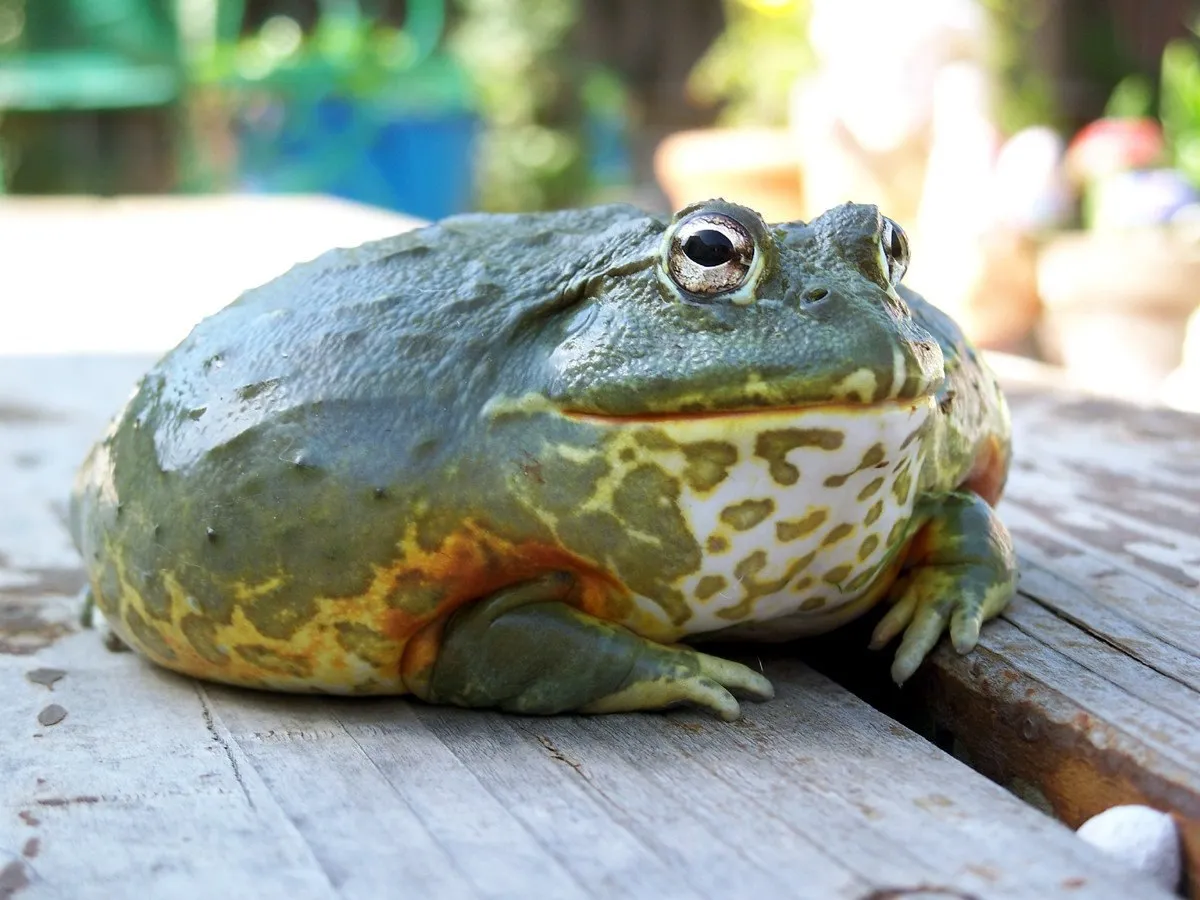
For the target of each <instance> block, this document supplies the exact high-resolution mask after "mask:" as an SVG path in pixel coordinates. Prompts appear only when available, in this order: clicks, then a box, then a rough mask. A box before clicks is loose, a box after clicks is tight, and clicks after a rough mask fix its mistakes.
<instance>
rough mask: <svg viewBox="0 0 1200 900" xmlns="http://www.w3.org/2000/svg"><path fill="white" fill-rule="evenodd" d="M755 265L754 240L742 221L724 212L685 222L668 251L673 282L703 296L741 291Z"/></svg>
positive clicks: (692, 218) (680, 224) (674, 236)
mask: <svg viewBox="0 0 1200 900" xmlns="http://www.w3.org/2000/svg"><path fill="white" fill-rule="evenodd" d="M753 264H754V239H753V238H751V237H750V232H749V231H747V230H746V227H745V226H744V225H742V223H741V222H739V221H738V220H737V219H735V218H733V217H732V216H728V215H725V214H724V213H714V212H706V213H697V214H696V215H694V216H691V217H690V218H687V219H684V220H683V221H682V222H680V223H679V225H678V226H677V227H676V228H675V233H674V234H673V235H672V236H671V243H670V247H669V249H668V251H667V271H669V272H670V273H671V278H672V280H673V281H674V282H675V284H676V285H678V286H679V287H680V288H681V289H682V290H684V291H687V292H688V293H689V294H695V295H697V296H700V297H714V296H716V295H717V294H724V293H727V292H728V291H733V290H737V289H738V288H739V287H741V286H742V284H743V283H744V282H745V281H746V276H747V275H748V274H749V272H750V268H751V266H752V265H753Z"/></svg>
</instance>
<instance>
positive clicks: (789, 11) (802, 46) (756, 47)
mask: <svg viewBox="0 0 1200 900" xmlns="http://www.w3.org/2000/svg"><path fill="white" fill-rule="evenodd" d="M809 12H810V10H809V4H808V2H807V0H726V2H725V18H726V25H725V30H724V31H723V32H722V33H721V35H720V36H719V37H718V38H717V39H716V41H714V42H713V44H712V46H711V47H710V48H709V49H708V52H707V53H705V54H704V56H703V57H702V58H701V59H700V61H699V62H698V63H697V64H696V66H695V68H693V69H692V73H691V76H690V77H689V79H688V89H689V91H690V92H691V94H692V96H693V97H695V98H696V99H697V100H698V101H700V102H701V103H705V104H718V103H719V104H721V107H722V108H721V113H720V120H721V122H722V123H723V124H727V125H768V126H780V125H785V124H787V119H788V104H789V98H790V96H791V91H792V87H793V85H795V83H796V81H797V79H799V78H800V77H801V76H802V75H804V74H805V73H806V72H809V71H810V70H811V69H812V67H813V63H814V58H813V52H812V47H811V45H810V44H809V40H808V20H809Z"/></svg>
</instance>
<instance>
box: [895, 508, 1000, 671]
mask: <svg viewBox="0 0 1200 900" xmlns="http://www.w3.org/2000/svg"><path fill="white" fill-rule="evenodd" d="M932 502H933V503H934V504H935V505H934V508H933V511H932V514H931V515H930V517H929V519H928V521H927V522H926V523H925V524H924V525H923V526H922V528H921V530H920V531H919V532H917V535H916V537H915V538H914V540H913V544H912V547H911V548H910V550H909V555H908V558H907V560H906V567H905V571H904V574H903V575H902V576H901V577H900V579H899V580H897V582H896V584H895V586H894V587H893V588H892V592H891V595H890V598H891V603H892V608H891V609H889V610H888V611H887V613H886V614H885V615H884V617H883V618H882V619H881V620H880V621H879V624H878V625H877V626H876V627H875V633H874V634H873V635H872V637H871V648H872V649H875V650H877V649H879V648H881V647H883V646H884V645H885V644H887V643H888V642H889V641H891V640H892V638H894V637H895V636H896V635H897V634H899V633H900V632H901V631H903V632H904V637H903V639H902V640H901V641H900V648H899V650H897V651H896V658H895V660H894V661H893V663H892V678H893V680H895V682H896V683H897V684H903V683H904V682H905V681H907V680H908V678H909V676H911V675H912V674H913V672H915V671H916V670H917V667H918V666H919V665H920V664H921V662H922V661H923V660H924V659H925V656H926V654H928V653H929V651H930V650H932V649H933V647H934V645H935V644H936V643H937V642H938V639H939V638H940V637H941V636H942V632H943V631H945V629H946V625H947V623H949V626H950V640H951V641H952V642H953V644H954V649H955V650H957V651H958V652H959V653H967V652H969V651H970V650H972V649H974V647H975V644H976V643H977V642H978V641H979V629H980V628H981V627H982V625H983V623H984V622H986V621H987V620H988V619H990V618H992V617H993V616H995V615H997V614H998V613H999V612H1000V611H1001V610H1003V609H1004V607H1005V606H1007V605H1008V602H1009V601H1010V600H1011V599H1012V596H1013V594H1014V593H1015V592H1016V586H1017V561H1016V555H1015V553H1014V552H1013V546H1012V538H1010V537H1009V535H1008V530H1007V529H1006V528H1005V527H1004V525H1003V523H1001V522H1000V520H999V519H998V518H997V517H996V514H995V513H994V512H993V511H992V508H991V507H990V506H988V504H987V503H986V502H985V501H984V500H983V499H981V498H980V497H978V496H977V495H975V494H971V493H953V494H947V495H944V496H941V497H938V498H936V499H935V500H934V501H932Z"/></svg>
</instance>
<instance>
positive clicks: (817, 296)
mask: <svg viewBox="0 0 1200 900" xmlns="http://www.w3.org/2000/svg"><path fill="white" fill-rule="evenodd" d="M828 296H829V291H828V290H827V289H826V288H823V287H815V288H810V289H809V290H807V291H805V292H804V302H805V303H818V302H820V301H821V300H824V299H825V298H826V297H828Z"/></svg>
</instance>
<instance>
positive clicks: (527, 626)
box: [72, 201, 1016, 719]
mask: <svg viewBox="0 0 1200 900" xmlns="http://www.w3.org/2000/svg"><path fill="white" fill-rule="evenodd" d="M907 262H908V247H907V239H906V238H905V236H904V233H903V231H902V230H901V229H900V228H899V227H898V226H897V225H896V224H895V223H894V222H892V221H891V220H889V219H888V218H886V217H885V216H883V215H881V214H880V212H879V211H878V210H877V209H876V208H875V207H873V206H862V205H854V204H847V205H844V206H840V207H838V208H836V209H833V210H831V211H829V212H827V213H825V214H824V215H822V216H821V217H819V218H817V219H816V220H815V221H813V222H811V223H809V224H804V223H801V222H794V223H790V224H782V225H775V226H768V225H767V224H765V223H764V222H763V221H762V219H761V218H760V217H759V216H758V215H757V214H755V213H754V212H752V211H751V210H748V209H745V208H743V207H740V206H736V205H734V204H731V203H726V202H722V201H712V202H707V203H702V204H698V205H695V206H692V207H689V208H688V209H685V210H683V211H682V212H680V213H679V214H677V215H676V216H675V217H674V218H673V219H672V220H671V221H662V220H661V219H659V218H655V217H652V216H649V215H646V214H644V213H642V212H640V211H638V210H636V209H633V208H631V207H627V206H606V207H599V208H594V209H589V210H576V211H569V212H558V213H547V214H537V215H516V216H511V215H510V216H500V215H466V216H460V217H455V218H450V219H447V220H445V221H442V222H440V223H438V224H435V225H432V226H430V227H427V228H423V229H420V230H417V231H412V232H409V233H406V234H402V235H400V236H398V237H394V238H390V239H387V240H383V241H379V242H376V243H372V244H368V245H366V246H364V247H360V248H358V249H354V250H338V251H332V252H330V253H328V254H326V255H324V256H322V257H320V258H319V259H317V260H315V261H313V262H310V263H307V264H304V265H300V266H297V267H296V268H294V269H292V270H291V271H290V272H288V273H287V274H285V275H283V276H282V277H280V278H278V279H277V280H275V281H273V282H270V283H269V284H267V285H265V286H263V287H260V288H257V289H255V290H252V291H250V292H248V293H246V294H245V295H244V296H242V297H241V298H240V299H239V300H237V301H236V302H235V303H233V304H232V305H230V306H228V307H227V308H225V309H224V310H223V311H221V312H220V313H218V314H216V315H214V316H212V317H211V318H209V319H206V320H205V321H203V322H201V323H200V324H199V325H198V326H197V327H196V328H195V330H194V331H193V332H192V333H191V335H190V336H189V337H188V338H187V339H186V340H185V341H184V342H183V343H182V344H180V345H179V346H178V347H177V348H176V349H175V350H173V351H172V352H171V353H169V354H168V355H167V356H166V357H165V358H164V359H163V360H162V361H161V362H159V363H158V364H157V365H156V366H155V367H154V368H153V369H152V370H151V371H150V372H149V373H148V374H147V375H146V376H145V378H144V379H143V380H142V381H141V382H140V384H139V385H138V387H137V389H136V391H135V393H134V395H133V396H132V398H131V399H130V401H129V402H128V404H127V405H126V407H125V408H124V410H123V411H122V412H121V413H120V414H119V415H118V416H117V418H116V419H115V420H114V422H113V424H112V426H111V427H110V429H109V431H108V433H107V434H106V435H105V436H104V438H103V440H102V441H101V442H100V443H99V444H97V446H96V447H95V448H94V450H93V451H92V453H91V455H90V456H89V457H88V459H87V461H86V462H85V464H84V466H83V468H82V470H81V472H80V475H79V480H78V484H77V486H76V491H75V494H74V498H73V500H74V502H73V504H72V526H73V530H74V535H75V539H76V542H77V544H78V546H79V549H80V551H81V553H82V555H83V557H84V559H85V560H86V564H87V569H88V574H89V579H90V584H91V589H92V595H93V597H94V599H95V601H96V603H97V604H98V605H99V608H100V609H101V610H102V611H103V613H104V614H105V616H106V617H107V619H108V621H109V623H110V625H111V628H112V629H113V630H114V631H115V633H116V635H117V636H118V637H119V638H121V639H122V640H124V641H125V642H126V643H128V644H129V645H131V646H132V647H134V648H135V649H137V650H138V651H140V652H141V653H143V654H145V655H146V656H147V657H149V658H150V659H152V660H153V661H155V662H157V663H159V664H161V665H163V666H166V667H168V668H171V669H175V670H177V671H180V672H184V673H187V674H190V675H193V676H196V677H199V678H205V679H211V680H215V681H221V682H227V683H231V684H239V685H250V686H256V687H262V688H268V689H275V690H283V691H325V692H332V693H370V694H381V693H411V694H414V695H416V696H417V697H419V698H422V699H424V700H427V701H430V702H434V703H451V704H459V705H464V706H480V707H495V708H500V709H504V710H512V711H519V712H525V713H556V712H562V711H581V712H608V711H617V710H639V709H654V708H662V707H666V706H671V705H674V704H678V703H691V704H695V705H699V706H703V707H708V708H709V709H711V710H713V711H714V712H715V713H717V714H718V715H720V716H722V717H724V718H727V719H730V718H734V717H736V716H738V715H739V707H738V702H737V700H736V699H735V698H736V697H744V698H751V699H755V700H763V699H767V698H769V697H770V696H772V693H773V691H772V687H771V684H770V683H769V682H768V681H767V680H766V679H765V678H764V677H763V676H762V675H761V674H759V673H758V672H755V671H752V670H751V669H749V668H747V667H745V666H742V665H740V664H737V663H734V662H730V661H727V660H724V659H721V658H718V657H715V656H711V655H708V654H705V653H702V652H699V651H698V650H696V649H694V644H695V642H696V641H699V640H702V639H712V638H718V637H719V638H739V639H740V638H747V639H756V640H763V639H766V640H783V639H788V638H792V637H795V636H798V635H807V634H816V633H821V632H825V631H827V630H829V629H832V628H834V627H836V626H838V625H840V624H842V623H844V622H846V621H848V620H850V619H852V618H854V617H856V616H858V615H860V614H861V613H863V612H864V611H866V610H867V609H869V608H870V607H872V606H874V605H875V604H876V603H877V602H880V601H884V602H886V603H889V604H890V609H888V611H887V612H886V614H885V615H884V616H883V617H882V619H881V620H880V622H879V624H878V627H877V628H876V631H875V634H874V638H873V643H874V645H876V646H882V645H884V644H886V643H888V642H889V641H891V640H892V639H893V638H894V637H896V636H897V635H899V634H900V633H901V632H903V639H902V641H901V643H900V646H899V650H898V652H897V654H896V656H895V662H894V666H893V677H894V678H895V679H896V680H897V681H898V682H902V681H904V680H905V679H906V678H907V677H908V676H909V675H911V674H912V672H913V671H914V670H915V669H916V668H917V666H918V665H919V663H920V662H921V660H922V659H923V658H924V656H925V655H926V654H927V653H928V652H929V650H930V649H931V648H932V647H933V646H934V644H935V643H936V642H937V641H938V639H939V637H940V636H941V634H942V632H943V631H945V630H946V629H947V628H948V629H949V631H950V635H951V638H952V640H953V643H954V646H955V647H956V648H957V649H958V650H959V651H962V652H966V651H968V650H969V649H970V648H972V647H973V646H974V645H975V643H976V641H977V639H978V636H979V630H980V626H981V624H982V623H983V622H984V621H985V620H986V619H987V618H989V617H991V616H993V615H995V614H996V613H997V612H998V611H1000V610H1001V609H1002V608H1003V607H1004V605H1005V604H1006V603H1007V602H1008V600H1009V598H1010V597H1011V596H1012V594H1013V591H1014V587H1015V580H1016V565H1015V561H1014V556H1013V551H1012V546H1011V542H1010V539H1009V537H1008V534H1007V532H1006V531H1005V529H1004V527H1003V525H1002V524H1001V523H1000V522H999V520H998V519H997V518H996V516H995V515H994V514H993V511H992V506H993V505H994V504H995V502H996V501H997V500H998V498H999V496H1000V492H1001V489H1002V487H1003V484H1004V481H1005V477H1006V473H1007V469H1008V460H1009V447H1010V442H1009V421H1008V414H1007V410H1006V407H1005V404H1004V400H1003V398H1002V396H1001V393H1000V391H999V389H998V387H997V385H996V382H995V379H994V378H993V376H992V375H991V374H990V373H989V372H988V370H987V369H986V368H985V366H984V364H983V363H982V361H981V360H980V359H979V357H978V355H977V354H976V352H975V351H974V350H973V349H972V348H971V347H970V346H969V345H968V344H967V343H966V341H965V340H964V339H963V337H962V335H961V334H960V333H959V331H958V329H957V328H956V327H955V326H954V324H953V323H952V322H951V321H950V320H949V319H948V318H947V317H946V316H945V315H943V314H942V313H940V312H938V311H937V310H936V309H934V308H933V307H932V306H930V305H929V304H927V303H926V302H925V301H924V300H922V299H920V298H919V297H918V296H917V295H915V294H913V293H911V292H910V291H908V290H907V289H906V288H902V287H901V286H900V281H901V278H902V276H903V275H904V271H905V268H906V266H907ZM163 302H170V297H169V295H165V296H164V297H163Z"/></svg>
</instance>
